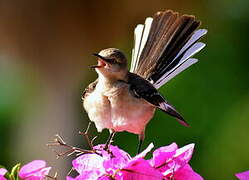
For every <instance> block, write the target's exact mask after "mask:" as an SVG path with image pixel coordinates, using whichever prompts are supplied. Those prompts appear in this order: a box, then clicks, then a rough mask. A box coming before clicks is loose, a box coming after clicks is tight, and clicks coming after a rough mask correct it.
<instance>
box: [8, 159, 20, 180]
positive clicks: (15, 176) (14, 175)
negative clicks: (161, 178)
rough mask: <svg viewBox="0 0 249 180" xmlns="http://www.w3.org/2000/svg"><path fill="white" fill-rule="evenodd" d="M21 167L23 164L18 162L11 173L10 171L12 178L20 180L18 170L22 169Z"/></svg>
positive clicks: (12, 179)
mask: <svg viewBox="0 0 249 180" xmlns="http://www.w3.org/2000/svg"><path fill="white" fill-rule="evenodd" d="M20 167H21V164H20V163H18V164H17V165H15V166H14V167H13V168H12V170H11V173H10V179H11V180H19V177H18V172H19V170H20Z"/></svg>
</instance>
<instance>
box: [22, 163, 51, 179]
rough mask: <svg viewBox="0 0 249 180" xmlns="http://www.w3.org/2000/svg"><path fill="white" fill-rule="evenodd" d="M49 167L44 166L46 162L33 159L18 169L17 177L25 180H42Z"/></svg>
mask: <svg viewBox="0 0 249 180" xmlns="http://www.w3.org/2000/svg"><path fill="white" fill-rule="evenodd" d="M50 169H51V167H46V162H45V161H42V160H34V161H32V162H30V163H28V164H26V165H24V166H23V167H22V168H21V169H20V171H19V174H18V175H19V177H20V178H21V179H25V180H43V179H45V178H46V175H48V173H49V171H50Z"/></svg>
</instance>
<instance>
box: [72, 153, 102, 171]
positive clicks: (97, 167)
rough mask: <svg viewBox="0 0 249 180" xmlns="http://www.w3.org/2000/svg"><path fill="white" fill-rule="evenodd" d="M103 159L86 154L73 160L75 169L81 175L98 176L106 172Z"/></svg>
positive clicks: (95, 155)
mask: <svg viewBox="0 0 249 180" xmlns="http://www.w3.org/2000/svg"><path fill="white" fill-rule="evenodd" d="M103 162H104V160H103V158H102V157H101V156H100V155H97V154H84V155H81V156H79V157H78V158H76V159H75V160H73V162H72V164H73V167H74V168H75V169H76V170H77V172H78V173H79V174H85V173H86V172H89V173H94V174H95V173H96V174H98V175H100V174H102V173H104V172H105V169H104V167H103Z"/></svg>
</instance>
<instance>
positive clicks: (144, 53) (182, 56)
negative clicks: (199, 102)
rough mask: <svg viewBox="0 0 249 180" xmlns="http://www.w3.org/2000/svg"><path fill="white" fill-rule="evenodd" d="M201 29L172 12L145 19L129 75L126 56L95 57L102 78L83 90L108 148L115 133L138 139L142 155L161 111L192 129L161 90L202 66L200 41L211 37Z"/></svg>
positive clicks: (105, 53)
mask: <svg viewBox="0 0 249 180" xmlns="http://www.w3.org/2000/svg"><path fill="white" fill-rule="evenodd" d="M200 24H201V22H200V21H199V20H196V18H195V16H193V15H186V14H183V15H180V13H178V12H174V11H172V10H165V11H159V12H157V13H155V14H154V16H153V17H148V18H146V20H145V23H144V24H138V25H137V26H136V28H135V31H134V38H135V40H134V48H133V49H132V60H131V67H130V70H128V60H127V58H126V56H125V54H124V53H123V52H122V51H121V50H119V49H117V48H107V49H103V50H101V51H100V52H99V53H94V54H93V55H94V56H96V58H97V61H98V63H97V65H93V66H91V68H93V69H95V71H96V72H97V74H98V78H97V79H96V80H95V81H94V82H92V83H90V84H89V85H88V86H87V88H86V89H85V90H84V92H83V94H82V100H83V107H84V109H85V110H86V112H87V114H88V116H89V119H90V122H94V123H95V126H96V128H97V131H98V132H101V131H102V130H103V129H109V131H110V136H109V139H108V141H107V143H106V147H107V146H108V143H110V141H111V140H112V138H113V136H114V134H115V133H116V132H122V131H127V132H129V133H133V134H137V135H138V137H139V145H138V152H139V151H140V149H141V146H142V143H143V140H144V138H145V129H146V125H147V124H148V122H149V121H150V120H151V119H152V117H153V116H154V113H155V110H156V109H159V110H161V111H163V112H165V113H166V114H168V115H170V116H173V117H174V118H175V119H176V120H177V121H178V122H180V124H182V125H184V126H189V125H188V123H187V122H186V121H185V119H184V118H183V116H182V115H181V114H180V113H179V112H178V111H177V110H176V109H175V108H174V106H173V105H171V104H170V103H169V102H168V101H167V100H166V99H165V97H164V96H163V95H162V94H161V93H160V92H159V91H158V89H159V88H160V87H161V86H163V85H164V84H166V83H167V82H168V81H169V80H171V79H172V78H173V77H175V76H176V75H177V74H179V73H180V72H182V71H184V70H185V69H187V68H188V67H189V66H191V65H192V64H195V63H196V62H197V61H198V59H195V58H192V56H193V55H195V54H196V53H198V52H199V51H200V50H201V49H203V48H204V47H205V43H203V42H199V40H200V39H201V38H202V37H203V36H204V35H206V34H207V30H206V29H198V27H199V26H200Z"/></svg>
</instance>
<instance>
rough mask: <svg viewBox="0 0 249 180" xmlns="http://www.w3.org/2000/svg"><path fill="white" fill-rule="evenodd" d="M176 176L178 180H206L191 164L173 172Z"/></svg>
mask: <svg viewBox="0 0 249 180" xmlns="http://www.w3.org/2000/svg"><path fill="white" fill-rule="evenodd" d="M173 176H174V178H173V179H177V180H204V179H203V178H202V177H201V176H200V175H199V174H197V173H196V172H194V171H193V169H192V168H191V166H190V165H189V164H187V165H185V166H184V167H183V168H181V169H180V170H179V171H177V172H176V173H175V174H173Z"/></svg>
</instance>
